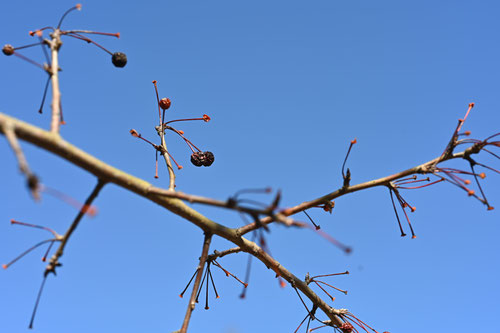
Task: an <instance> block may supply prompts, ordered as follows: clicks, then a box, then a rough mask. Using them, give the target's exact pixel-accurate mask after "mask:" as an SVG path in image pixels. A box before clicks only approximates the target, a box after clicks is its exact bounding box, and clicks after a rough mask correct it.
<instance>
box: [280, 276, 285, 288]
mask: <svg viewBox="0 0 500 333" xmlns="http://www.w3.org/2000/svg"><path fill="white" fill-rule="evenodd" d="M279 280H280V287H281V288H285V287H286V282H285V280H283V279H282V278H281V277H280V278H279Z"/></svg>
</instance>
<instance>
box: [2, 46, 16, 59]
mask: <svg viewBox="0 0 500 333" xmlns="http://www.w3.org/2000/svg"><path fill="white" fill-rule="evenodd" d="M2 52H3V54H5V55H6V56H10V55H13V54H14V46H12V45H10V44H5V45H4V46H3V47H2Z"/></svg>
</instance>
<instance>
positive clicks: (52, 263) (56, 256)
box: [45, 179, 106, 275]
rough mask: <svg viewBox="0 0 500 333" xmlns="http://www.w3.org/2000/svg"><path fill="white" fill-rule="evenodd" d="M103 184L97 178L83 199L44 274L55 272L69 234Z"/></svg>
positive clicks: (76, 225)
mask: <svg viewBox="0 0 500 333" xmlns="http://www.w3.org/2000/svg"><path fill="white" fill-rule="evenodd" d="M105 184H106V182H105V181H103V180H101V179H99V180H98V182H97V185H96V186H95V187H94V190H93V191H92V193H90V195H89V197H88V198H87V200H85V203H84V205H83V207H82V208H81V209H80V211H79V212H78V214H77V215H76V217H75V219H74V220H73V222H72V223H71V225H70V227H69V228H68V230H67V231H66V233H64V235H63V237H62V240H61V244H60V245H59V248H58V249H57V251H56V252H55V253H54V255H53V256H52V257H51V258H50V261H49V264H48V265H47V267H46V268H45V275H47V274H48V273H54V274H55V270H56V267H58V266H60V263H59V258H60V257H62V255H63V253H64V248H65V247H66V244H67V243H68V240H69V238H70V237H71V235H72V234H73V232H74V231H75V229H76V227H78V224H79V223H80V220H81V219H82V217H83V216H84V215H85V214H86V212H87V210H88V209H89V207H91V206H92V202H93V201H94V199H95V198H96V197H97V195H98V194H99V192H100V191H101V189H102V188H103V187H104V185H105Z"/></svg>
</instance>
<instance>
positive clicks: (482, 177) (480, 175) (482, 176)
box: [478, 172, 486, 179]
mask: <svg viewBox="0 0 500 333" xmlns="http://www.w3.org/2000/svg"><path fill="white" fill-rule="evenodd" d="M478 176H479V177H481V179H484V178H486V174H485V173H484V172H481V173H480V174H479V175H478Z"/></svg>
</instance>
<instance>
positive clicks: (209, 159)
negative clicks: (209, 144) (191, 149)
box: [203, 151, 215, 167]
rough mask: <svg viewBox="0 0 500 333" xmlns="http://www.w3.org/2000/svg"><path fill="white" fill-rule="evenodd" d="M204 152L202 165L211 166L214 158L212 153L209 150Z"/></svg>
mask: <svg viewBox="0 0 500 333" xmlns="http://www.w3.org/2000/svg"><path fill="white" fill-rule="evenodd" d="M204 154H205V160H204V161H203V165H204V166H206V167H208V166H211V165H212V163H214V160H215V156H214V154H213V153H212V152H210V151H206V152H205V153H204Z"/></svg>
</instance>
